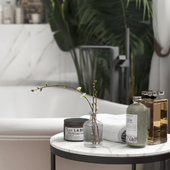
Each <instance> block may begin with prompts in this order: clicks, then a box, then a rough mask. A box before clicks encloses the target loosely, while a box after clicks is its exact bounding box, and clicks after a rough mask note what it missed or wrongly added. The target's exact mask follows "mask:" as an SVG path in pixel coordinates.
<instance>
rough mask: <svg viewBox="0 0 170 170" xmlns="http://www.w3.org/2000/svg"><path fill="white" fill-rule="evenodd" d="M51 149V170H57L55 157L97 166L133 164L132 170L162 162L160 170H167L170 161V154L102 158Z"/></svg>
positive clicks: (51, 147)
mask: <svg viewBox="0 0 170 170" xmlns="http://www.w3.org/2000/svg"><path fill="white" fill-rule="evenodd" d="M50 149H51V170H55V155H57V156H59V157H63V158H66V159H70V160H75V161H80V162H88V163H97V164H132V170H136V164H141V163H151V162H159V161H160V170H165V160H167V159H170V153H164V154H160V155H152V156H138V157H101V156H87V155H80V154H74V153H69V152H65V151H61V150H59V149H56V148H54V147H53V146H51V145H50Z"/></svg>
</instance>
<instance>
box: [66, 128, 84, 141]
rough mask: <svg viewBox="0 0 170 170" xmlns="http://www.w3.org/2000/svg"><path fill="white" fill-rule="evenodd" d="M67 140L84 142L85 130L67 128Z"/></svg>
mask: <svg viewBox="0 0 170 170" xmlns="http://www.w3.org/2000/svg"><path fill="white" fill-rule="evenodd" d="M65 139H66V140H74V141H80V140H83V128H69V127H65Z"/></svg>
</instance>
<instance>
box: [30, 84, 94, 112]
mask: <svg viewBox="0 0 170 170" xmlns="http://www.w3.org/2000/svg"><path fill="white" fill-rule="evenodd" d="M47 87H64V88H70V89H74V90H76V91H78V92H79V93H81V94H83V92H81V91H79V90H77V89H76V88H75V87H72V86H66V85H50V86H49V85H47V84H46V86H43V87H37V89H33V90H31V91H32V92H33V91H36V90H40V91H42V89H45V88H47ZM84 98H85V99H86V100H87V102H88V104H89V105H90V108H91V110H92V111H93V107H92V106H91V104H90V101H89V100H88V99H87V97H86V96H84Z"/></svg>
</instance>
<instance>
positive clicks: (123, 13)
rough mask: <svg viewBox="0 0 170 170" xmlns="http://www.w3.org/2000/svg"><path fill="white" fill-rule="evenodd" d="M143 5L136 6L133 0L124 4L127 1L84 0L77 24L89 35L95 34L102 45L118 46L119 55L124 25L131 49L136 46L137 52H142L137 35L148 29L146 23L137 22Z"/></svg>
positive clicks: (139, 36)
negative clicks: (127, 31)
mask: <svg viewBox="0 0 170 170" xmlns="http://www.w3.org/2000/svg"><path fill="white" fill-rule="evenodd" d="M144 7H145V6H144V4H143V3H141V6H140V8H136V2H135V1H129V4H128V7H127V0H114V1H111V0H105V1H103V0H98V1H91V0H86V1H83V3H82V6H81V8H82V10H84V11H85V12H84V14H83V15H82V19H81V22H80V23H81V27H82V28H84V29H85V31H86V33H87V34H89V37H93V36H96V37H98V41H99V42H102V44H103V45H112V46H115V45H116V46H119V47H120V53H121V54H124V53H125V50H124V49H125V29H126V28H127V27H128V28H130V31H131V37H130V40H131V43H130V44H131V48H133V49H136V48H138V46H140V50H138V52H139V54H141V53H142V52H143V51H144V49H142V47H144V46H143V44H142V41H141V37H143V36H144V35H146V34H145V32H146V30H147V29H148V25H147V24H145V23H143V22H141V21H142V20H143V10H144ZM89 14H90V15H89ZM136 51H137V50H136Z"/></svg>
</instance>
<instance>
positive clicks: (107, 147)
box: [50, 133, 170, 157]
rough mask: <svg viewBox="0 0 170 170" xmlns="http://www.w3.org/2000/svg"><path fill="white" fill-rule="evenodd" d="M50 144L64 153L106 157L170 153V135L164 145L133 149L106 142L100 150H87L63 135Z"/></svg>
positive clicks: (54, 137)
mask: <svg viewBox="0 0 170 170" xmlns="http://www.w3.org/2000/svg"><path fill="white" fill-rule="evenodd" d="M50 144H51V145H52V146H53V147H55V148H57V149H59V150H62V151H65V152H70V153H75V154H82V155H95V156H104V157H134V156H151V155H159V154H163V153H168V152H170V135H169V134H168V141H167V142H166V143H163V144H157V145H147V146H146V147H145V148H132V147H128V146H127V145H126V144H123V143H118V142H117V143H116V142H110V141H106V140H104V142H103V145H102V147H100V148H86V147H84V143H83V142H68V141H65V140H64V138H63V133H60V134H57V135H54V136H53V137H51V139H50Z"/></svg>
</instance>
